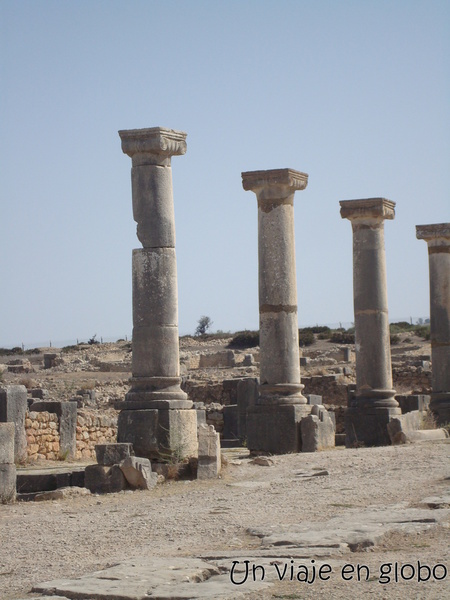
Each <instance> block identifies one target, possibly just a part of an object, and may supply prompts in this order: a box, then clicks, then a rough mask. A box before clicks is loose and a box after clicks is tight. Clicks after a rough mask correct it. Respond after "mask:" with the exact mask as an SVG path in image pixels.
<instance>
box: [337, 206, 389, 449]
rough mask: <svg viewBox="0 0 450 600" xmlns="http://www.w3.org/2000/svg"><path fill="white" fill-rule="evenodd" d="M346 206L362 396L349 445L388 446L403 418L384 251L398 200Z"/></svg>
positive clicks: (354, 405) (349, 417)
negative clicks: (390, 426) (390, 428)
mask: <svg viewBox="0 0 450 600" xmlns="http://www.w3.org/2000/svg"><path fill="white" fill-rule="evenodd" d="M340 205H341V217H342V218H343V219H349V220H350V221H351V223H352V229H353V302H354V312H355V345H356V393H355V396H354V397H352V399H351V401H350V403H349V407H348V409H347V412H346V445H347V446H354V445H356V444H360V443H364V444H365V445H366V446H381V445H387V444H389V443H390V441H389V435H388V432H387V429H386V426H387V423H388V422H389V420H390V419H391V417H392V416H394V415H398V414H401V410H400V408H399V407H398V403H397V401H396V400H395V398H394V395H395V390H394V389H393V384H392V367H391V347H390V333H389V317H388V301H387V285H386V256H385V249H384V220H385V219H393V218H394V217H395V210H394V207H395V202H391V201H390V200H385V199H384V198H368V199H365V200H343V201H341V202H340Z"/></svg>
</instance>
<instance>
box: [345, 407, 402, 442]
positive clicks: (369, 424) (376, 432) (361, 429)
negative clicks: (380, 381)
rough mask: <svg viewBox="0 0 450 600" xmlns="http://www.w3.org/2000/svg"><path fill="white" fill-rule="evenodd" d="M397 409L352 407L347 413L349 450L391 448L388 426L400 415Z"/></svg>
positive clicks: (346, 429) (346, 438)
mask: <svg viewBox="0 0 450 600" xmlns="http://www.w3.org/2000/svg"><path fill="white" fill-rule="evenodd" d="M401 412H402V411H401V409H400V408H399V407H398V406H397V407H391V408H385V407H382V408H378V407H375V406H369V407H368V406H351V407H349V408H347V410H346V413H345V445H346V447H347V448H355V447H358V446H389V445H390V443H391V440H390V438H389V434H388V430H387V424H388V423H389V421H390V420H391V419H392V418H393V417H396V416H398V415H401Z"/></svg>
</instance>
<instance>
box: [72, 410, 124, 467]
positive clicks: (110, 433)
mask: <svg viewBox="0 0 450 600" xmlns="http://www.w3.org/2000/svg"><path fill="white" fill-rule="evenodd" d="M116 441H117V417H116V416H109V415H95V414H90V413H87V412H84V411H79V412H78V417H77V450H76V458H77V459H80V458H84V459H90V458H92V459H94V460H95V458H96V457H95V445H96V444H109V443H114V442H116Z"/></svg>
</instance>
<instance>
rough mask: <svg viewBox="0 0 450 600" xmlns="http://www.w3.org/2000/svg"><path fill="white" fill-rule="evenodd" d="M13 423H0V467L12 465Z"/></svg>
mask: <svg viewBox="0 0 450 600" xmlns="http://www.w3.org/2000/svg"><path fill="white" fill-rule="evenodd" d="M15 429H16V428H15V425H14V423H0V465H1V464H10V465H12V464H14V435H15Z"/></svg>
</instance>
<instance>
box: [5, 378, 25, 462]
mask: <svg viewBox="0 0 450 600" xmlns="http://www.w3.org/2000/svg"><path fill="white" fill-rule="evenodd" d="M27 409H28V402H27V388H26V387H25V386H24V385H8V386H6V387H4V388H0V423H7V422H8V423H14V426H15V435H14V462H20V461H23V460H25V459H26V457H27V437H26V434H25V413H26V411H27Z"/></svg>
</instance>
